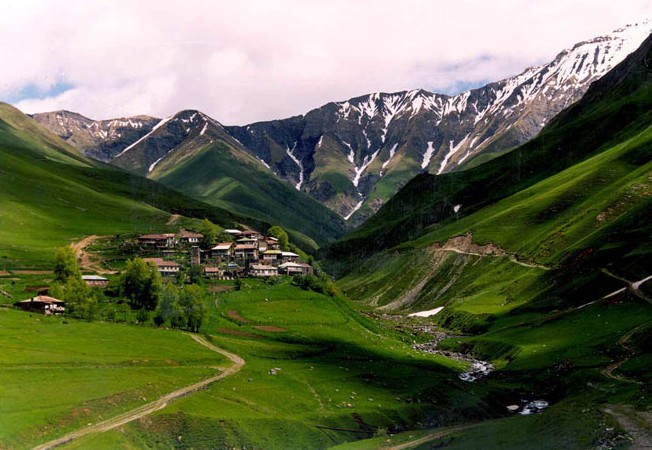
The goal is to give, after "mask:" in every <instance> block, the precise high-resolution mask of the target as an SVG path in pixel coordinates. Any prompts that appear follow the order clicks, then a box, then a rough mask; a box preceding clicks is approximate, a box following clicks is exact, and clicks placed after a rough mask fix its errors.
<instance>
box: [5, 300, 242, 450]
mask: <svg viewBox="0 0 652 450" xmlns="http://www.w3.org/2000/svg"><path fill="white" fill-rule="evenodd" d="M0 347H2V355H1V356H0V367H2V370H1V371H0V397H2V402H1V403H0V447H2V448H13V449H21V448H32V447H33V446H34V445H37V444H40V443H42V442H45V441H48V440H50V439H54V438H56V437H58V436H61V435H63V434H65V432H66V431H71V430H74V429H78V428H81V427H84V426H86V424H87V423H89V422H90V423H95V422H97V421H99V420H101V419H102V418H104V419H106V418H108V417H111V416H114V415H117V414H119V413H122V412H124V411H125V410H128V409H131V408H135V407H137V406H140V405H142V404H144V403H145V402H146V401H147V400H149V401H152V400H154V399H155V398H158V397H159V396H161V395H164V394H167V393H168V392H171V391H173V390H175V389H176V388H179V387H182V386H185V385H188V384H191V383H193V382H196V381H198V380H201V379H203V378H207V377H209V376H212V375H214V373H215V370H214V369H213V367H214V366H216V365H222V366H225V367H226V366H228V364H229V362H228V361H226V360H225V358H223V357H222V356H221V355H219V354H217V353H215V352H212V351H210V350H208V349H206V348H204V347H202V346H200V345H198V344H197V343H196V342H194V341H193V340H192V339H190V338H189V337H188V336H185V335H183V334H181V333H176V332H169V331H163V330H155V329H151V328H140V327H133V326H126V325H123V326H120V325H109V324H100V323H87V322H81V321H75V320H71V321H69V322H64V321H63V320H62V318H60V317H43V316H40V315H32V314H27V313H24V312H21V311H13V310H9V309H5V308H2V309H0Z"/></svg>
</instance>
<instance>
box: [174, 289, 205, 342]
mask: <svg viewBox="0 0 652 450" xmlns="http://www.w3.org/2000/svg"><path fill="white" fill-rule="evenodd" d="M203 297H204V292H203V290H202V288H201V287H199V286H197V285H194V284H189V285H187V286H184V287H182V288H181V291H180V292H179V307H180V308H181V313H182V315H183V316H184V319H185V320H184V322H185V327H184V328H186V329H187V330H189V331H193V332H195V333H198V332H199V329H200V328H201V325H202V322H203V321H204V316H205V314H206V310H205V307H204V299H203Z"/></svg>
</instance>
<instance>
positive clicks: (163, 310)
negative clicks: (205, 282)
mask: <svg viewBox="0 0 652 450" xmlns="http://www.w3.org/2000/svg"><path fill="white" fill-rule="evenodd" d="M180 315H181V310H180V308H179V288H178V287H177V286H175V285H173V284H171V283H168V284H166V285H165V286H164V287H163V290H162V292H161V297H160V300H159V303H158V306H157V307H156V314H155V315H154V323H155V324H156V325H158V326H161V325H163V324H164V323H165V322H168V321H169V322H170V325H172V326H174V325H175V324H177V323H179V320H178V318H179V316H180Z"/></svg>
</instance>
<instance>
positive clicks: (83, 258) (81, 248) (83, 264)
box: [70, 234, 115, 274]
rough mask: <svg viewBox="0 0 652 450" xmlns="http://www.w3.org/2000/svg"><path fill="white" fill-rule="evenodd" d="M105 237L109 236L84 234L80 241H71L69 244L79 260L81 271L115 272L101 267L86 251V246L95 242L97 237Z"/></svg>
mask: <svg viewBox="0 0 652 450" xmlns="http://www.w3.org/2000/svg"><path fill="white" fill-rule="evenodd" d="M106 237H109V236H98V235H96V234H92V235H90V236H86V237H85V238H84V239H82V240H80V241H77V242H73V243H72V244H70V247H71V248H72V251H73V252H75V255H76V256H77V260H78V261H79V268H80V269H81V270H82V271H89V272H95V273H99V274H111V273H115V272H113V271H110V270H106V269H104V268H102V266H101V265H100V263H99V262H97V261H93V260H92V259H91V255H90V253H89V252H87V251H86V247H88V246H89V245H91V244H92V243H93V242H95V241H96V240H98V239H102V238H106Z"/></svg>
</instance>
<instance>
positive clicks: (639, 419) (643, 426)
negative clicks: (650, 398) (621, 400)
mask: <svg viewBox="0 0 652 450" xmlns="http://www.w3.org/2000/svg"><path fill="white" fill-rule="evenodd" d="M602 411H603V412H605V413H606V414H609V415H610V416H611V417H613V418H614V420H615V421H616V422H618V425H620V426H621V427H622V428H623V429H624V430H625V431H626V432H627V434H628V435H629V436H630V438H631V439H632V446H631V448H634V449H642V448H652V413H650V412H645V411H636V410H635V409H634V408H632V407H631V406H629V405H609V406H607V407H605V408H604V409H603V410H602Z"/></svg>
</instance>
